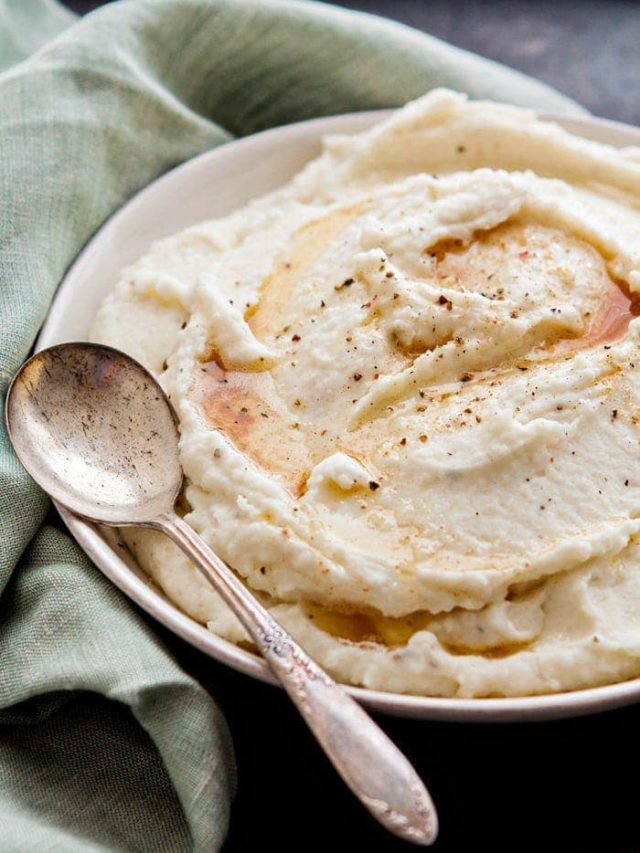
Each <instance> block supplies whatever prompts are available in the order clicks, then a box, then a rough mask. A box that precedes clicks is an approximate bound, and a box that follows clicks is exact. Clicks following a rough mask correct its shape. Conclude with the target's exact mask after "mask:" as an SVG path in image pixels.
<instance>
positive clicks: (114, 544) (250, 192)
mask: <svg viewBox="0 0 640 853" xmlns="http://www.w3.org/2000/svg"><path fill="white" fill-rule="evenodd" d="M385 115H387V112H386V111H380V112H369V113H353V114H350V115H344V116H334V117H331V118H322V119H315V120H313V121H307V122H302V123H300V124H293V125H288V126H286V127H280V128H276V129H274V130H269V131H266V132H264V133H260V134H257V135H255V136H252V137H249V138H247V139H242V140H240V141H238V142H231V143H229V144H227V145H224V146H222V147H220V148H216V149H214V150H212V151H208V152H206V153H205V154H202V155H200V156H199V157H196V158H195V159H193V160H190V161H189V162H187V163H185V164H183V165H182V166H180V167H178V168H177V169H174V170H173V171H172V172H169V173H168V174H166V175H164V176H163V177H162V178H160V179H159V180H157V181H155V182H154V183H153V184H151V185H150V186H148V187H147V188H146V189H144V190H143V191H142V192H140V193H139V194H138V195H137V196H135V197H134V198H133V199H132V200H131V201H130V202H129V203H128V204H126V205H125V206H124V207H123V208H122V209H121V210H119V211H118V213H116V214H115V216H113V217H112V218H111V219H110V220H109V221H108V222H107V223H106V224H105V225H104V227H103V228H101V229H100V231H99V232H98V233H97V234H96V236H95V237H94V238H93V239H92V240H91V242H90V243H89V244H88V245H87V246H86V248H85V249H84V250H83V252H82V253H81V254H80V255H79V257H78V259H77V260H76V262H75V263H74V264H73V266H72V267H71V269H70V270H69V272H68V273H67V275H66V276H65V279H64V281H63V282H62V284H61V286H60V289H59V290H58V293H57V296H56V298H55V300H54V302H53V305H52V307H51V310H50V312H49V316H48V318H47V321H46V323H45V325H44V327H43V329H42V332H41V334H40V337H39V339H38V342H37V347H36V348H37V349H42V348H44V347H47V346H51V345H52V344H55V343H60V342H62V341H71V340H82V339H84V338H86V335H87V329H88V327H89V324H90V322H91V320H92V318H93V316H94V315H95V313H96V311H97V309H98V307H99V305H100V303H101V302H102V299H103V297H104V296H105V295H106V294H107V293H108V292H109V290H110V289H111V288H112V287H113V284H114V283H115V281H116V279H117V277H118V273H119V272H120V270H121V269H122V268H123V267H124V266H126V265H128V264H130V263H132V262H133V261H135V260H136V259H137V258H138V257H140V255H142V254H143V253H144V252H145V251H146V250H147V248H148V246H149V244H150V243H151V242H152V241H153V240H156V239H158V238H160V237H164V236H167V235H169V234H172V233H174V232H176V231H179V230H181V229H182V228H185V227H187V226H188V225H192V224H194V223H196V222H199V221H202V220H204V219H211V218H213V217H219V216H224V215H225V214H228V213H230V212H231V211H232V210H234V209H237V208H239V207H241V206H242V205H243V204H245V203H246V202H247V201H248V200H249V199H251V198H253V197H255V196H258V195H262V194H263V193H265V192H268V191H270V190H272V189H275V188H276V187H278V186H280V185H281V184H283V183H285V182H286V181H287V180H288V179H289V178H290V177H291V176H292V175H294V174H295V173H296V172H298V171H299V170H300V168H301V167H302V166H303V165H304V164H305V163H306V162H307V161H308V160H310V159H311V158H312V157H314V156H316V155H317V154H318V153H319V151H320V140H321V137H322V136H323V135H325V134H330V133H356V132H358V131H361V130H364V129H366V128H368V127H370V126H371V125H373V124H374V123H375V122H377V121H380V120H381V119H382V118H384V117H385ZM542 117H543V118H553V119H554V120H555V121H557V122H558V123H559V124H561V125H563V126H564V127H566V128H567V129H568V130H571V131H573V132H574V133H578V134H581V135H583V136H587V137H589V138H592V139H596V140H598V141H603V142H610V143H611V144H614V145H618V146H625V145H640V130H639V129H636V128H632V127H628V126H626V125H621V124H617V123H615V122H607V121H602V120H599V119H591V118H583V117H580V118H567V117H562V116H548V115H543V116H542ZM61 514H62V517H63V518H64V520H65V522H66V524H67V526H68V527H69V530H70V531H71V533H72V534H73V536H74V537H75V538H76V539H77V541H78V542H79V544H80V545H81V547H82V548H84V550H85V551H86V552H87V554H88V555H89V556H90V557H91V559H92V560H93V561H94V562H95V563H96V565H97V566H98V567H99V568H100V569H101V570H102V571H103V572H104V574H105V575H106V576H107V577H108V578H109V579H110V580H111V581H113V583H115V584H116V586H118V587H119V588H120V589H121V590H122V591H123V592H124V593H125V594H126V595H128V596H129V597H130V598H132V599H133V600H134V601H135V602H136V603H137V604H139V605H140V606H141V607H142V608H143V609H144V610H146V611H147V612H148V613H150V614H151V615H152V616H154V617H155V618H156V619H158V621H159V622H162V623H163V624H164V625H166V626H167V627H168V628H170V629H171V630H172V631H174V632H175V633H176V634H178V635H179V636H180V637H182V638H183V639H185V640H187V642H189V643H191V644H192V645H193V646H195V647H196V648H197V649H200V651H202V652H204V653H205V654H207V655H210V656H211V657H213V658H215V659H216V660H218V661H221V662H222V663H225V664H227V665H228V666H231V667H234V668H235V669H237V670H240V671H241V672H244V673H246V674H247V675H250V676H253V677H254V678H258V679H261V680H263V681H269V682H273V681H274V679H273V678H272V676H271V674H270V671H269V669H268V668H267V666H266V665H265V663H264V662H263V661H262V659H261V658H259V657H256V656H255V655H253V654H250V653H249V652H246V651H244V650H242V649H240V648H238V647H237V646H234V645H233V644H231V643H229V642H227V641H226V640H223V639H221V638H220V637H217V636H216V635H215V634H212V633H211V632H210V631H208V630H207V629H206V628H205V627H204V626H203V625H201V624H199V623H198V622H196V621H195V620H193V619H191V618H190V617H189V616H187V615H186V614H184V613H183V612H182V611H180V610H179V609H178V608H177V607H176V606H175V605H174V604H172V603H171V602H170V601H169V599H168V598H166V596H164V595H163V594H162V592H161V591H160V590H159V589H158V588H157V587H156V586H154V585H152V584H151V583H150V582H149V580H148V579H147V577H146V575H145V574H144V573H143V572H142V571H141V570H140V569H139V567H138V566H137V565H136V563H135V560H134V559H133V558H132V556H131V554H130V553H129V552H128V551H127V550H126V548H125V547H124V546H123V544H122V543H121V542H119V540H118V536H117V533H116V532H115V531H113V530H108V529H106V528H105V529H102V528H97V527H96V526H94V525H90V524H86V523H85V522H83V521H80V520H79V519H78V518H75V517H74V516H73V515H71V514H70V513H68V512H66V511H65V510H63V509H61ZM347 689H348V690H349V692H351V693H352V694H353V696H355V698H356V699H358V700H359V701H361V702H363V703H364V704H365V705H368V706H369V707H371V708H374V709H376V710H379V711H385V712H387V713H391V714H397V715H400V716H405V717H416V718H422V719H440V720H458V721H478V722H480V721H491V722H495V721H500V720H508V721H513V720H524V719H539V720H540V719H551V718H558V717H569V716H576V715H578V714H587V713H592V712H595V711H601V710H604V709H605V708H613V707H617V706H621V705H627V704H630V703H632V702H635V701H637V700H638V699H640V679H634V680H633V681H627V682H624V683H621V684H612V685H608V686H605V687H598V688H593V689H589V690H580V691H575V692H571V693H559V694H553V695H549V696H533V697H526V698H513V699H437V698H430V697H423V696H405V695H399V694H396V693H384V692H382V691H377V690H366V689H361V688H355V687H348V688H347Z"/></svg>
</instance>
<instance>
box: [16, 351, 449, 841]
mask: <svg viewBox="0 0 640 853" xmlns="http://www.w3.org/2000/svg"><path fill="white" fill-rule="evenodd" d="M6 419H7V427H8V431H9V435H10V438H11V441H12V442H13V446H14V448H15V451H16V453H17V455H18V457H19V459H20V461H21V462H22V464H23V465H24V467H25V468H26V469H27V471H28V472H29V473H30V474H31V476H32V477H33V479H34V480H35V481H36V482H37V483H38V484H39V485H40V486H41V487H42V488H43V489H44V490H45V491H46V492H48V493H49V494H50V495H51V497H52V498H54V500H56V501H57V502H59V503H60V504H61V505H62V506H64V507H66V508H67V509H69V510H71V511H72V512H74V513H76V514H77V515H80V516H82V517H83V518H85V519H88V520H89V521H94V522H98V523H100V524H106V525H111V526H114V527H127V526H141V527H151V528H155V529H157V530H162V531H163V532H164V533H166V534H167V535H168V536H169V537H170V538H171V539H173V541H174V542H175V543H176V544H177V545H178V546H179V547H180V548H181V549H182V550H183V551H184V552H185V554H187V556H189V557H190V558H191V559H192V560H193V562H194V563H195V564H196V566H197V567H198V568H199V569H200V571H201V572H202V574H203V575H204V577H205V578H206V579H207V580H208V581H209V582H210V583H211V585H212V586H213V587H214V588H215V590H216V591H217V592H218V593H219V594H220V596H221V597H222V598H223V599H224V601H225V602H226V603H227V604H228V605H229V607H230V608H231V609H232V610H233V612H234V613H235V614H236V616H237V617H238V619H239V620H240V621H241V623H242V624H243V625H244V627H245V628H246V630H247V632H248V634H249V635H250V636H251V637H252V639H253V641H254V642H255V644H256V646H257V647H258V648H259V650H260V652H261V653H262V655H263V656H264V658H265V659H266V660H267V662H268V663H269V665H270V666H271V668H272V670H273V671H274V673H275V674H276V676H277V677H278V679H279V680H280V683H281V684H282V686H283V687H284V688H285V690H286V691H287V693H288V694H289V696H290V697H291V699H292V700H293V702H294V703H295V705H296V706H297V708H298V710H299V711H300V713H301V714H302V716H303V717H304V719H305V721H306V722H307V725H308V726H309V728H310V729H311V731H312V732H313V733H314V735H315V736H316V738H317V739H318V741H319V742H320V744H321V745H322V747H323V749H324V750H325V752H326V754H327V756H328V757H329V759H330V760H331V762H332V763H333V765H334V767H335V768H336V770H337V771H338V773H339V774H340V775H341V776H342V778H343V779H344V781H345V782H346V783H347V785H348V786H349V787H350V788H351V790H352V791H353V793H354V794H355V795H356V796H357V797H358V798H359V799H360V800H361V802H362V803H363V804H364V805H365V806H366V807H367V809H368V810H369V811H370V812H371V814H372V815H373V816H374V817H375V818H376V819H377V820H378V821H380V823H381V824H383V825H384V826H385V827H386V828H387V829H388V830H390V831H391V832H392V833H394V834H395V835H398V836H400V837H401V838H404V839H406V840H407V841H411V842H413V843H414V844H420V845H429V844H432V843H433V841H434V840H435V838H436V835H437V832H438V820H437V815H436V811H435V808H434V806H433V803H432V801H431V798H430V796H429V794H428V792H427V790H426V788H425V786H424V784H423V783H422V781H421V780H420V778H419V776H418V775H417V773H416V772H415V770H414V769H413V767H412V766H411V764H409V762H408V761H407V759H406V758H405V756H404V755H402V753H401V752H400V751H399V750H398V748H397V747H396V746H395V745H394V744H393V743H392V742H391V740H389V738H388V737H387V736H386V735H385V734H384V732H383V731H382V730H381V729H380V728H379V727H378V726H377V725H376V724H375V723H374V722H373V720H372V719H371V718H370V717H369V715H368V714H367V713H365V711H364V710H363V709H362V708H361V707H360V705H358V704H357V703H356V702H355V700H353V699H352V698H351V697H350V696H349V695H348V694H347V693H346V692H345V691H344V690H343V689H342V688H341V687H339V686H338V685H337V684H336V683H335V682H334V681H333V680H332V679H331V678H329V676H328V675H327V674H326V673H325V672H324V671H323V670H322V669H321V668H320V667H319V666H318V665H317V664H316V663H315V662H314V661H313V660H311V658H310V657H309V656H308V655H307V654H306V653H305V652H304V651H303V650H302V649H301V648H300V646H298V644H297V643H296V642H295V641H294V640H293V639H292V638H291V637H290V636H289V634H287V632H286V631H285V630H284V629H283V628H282V627H281V626H280V625H279V624H278V623H277V622H276V621H275V620H274V619H273V618H272V616H271V615H270V613H269V612H268V611H267V610H266V609H265V608H264V607H263V606H262V605H261V604H260V602H258V601H257V600H256V598H255V597H254V596H253V595H252V593H251V592H250V591H249V590H248V589H247V587H246V586H245V585H244V584H243V583H242V581H241V580H240V579H239V578H238V577H237V575H235V574H234V572H233V571H232V570H231V569H230V568H229V567H228V566H227V565H226V564H225V563H224V562H223V561H222V560H221V559H220V558H219V557H217V556H216V554H214V552H213V551H212V550H211V548H209V546H208V545H207V544H206V542H205V541H204V540H203V539H202V538H201V537H200V536H199V535H198V534H197V533H196V532H195V531H194V530H193V529H192V528H191V527H190V526H189V525H188V524H187V523H186V522H185V521H183V519H182V518H180V516H178V515H177V514H176V512H175V510H174V504H175V501H176V498H177V497H178V494H179V493H180V490H181V488H182V481H183V473H182V468H181V466H180V460H179V456H178V430H177V421H176V417H175V414H174V412H173V409H172V408H171V404H170V402H169V400H168V399H167V397H166V395H165V394H164V392H163V390H162V389H161V387H160V386H159V385H158V383H157V382H156V380H155V379H154V378H153V376H151V374H150V373H148V371H147V370H145V368H143V367H142V365H140V364H138V362H136V361H135V360H134V359H132V358H130V357H129V356H127V355H125V354H124V353H122V352H119V351H118V350H115V349H112V348H111V347H105V346H99V345H96V344H89V343H70V344H61V345H59V346H54V347H51V348H49V349H46V350H42V351H41V352H39V353H37V354H36V355H34V356H33V357H32V358H31V359H30V360H29V361H27V362H25V364H24V365H23V366H22V367H21V369H20V370H19V371H18V373H17V374H16V376H15V377H14V379H13V382H12V383H11V386H10V388H9V392H8V394H7V404H6Z"/></svg>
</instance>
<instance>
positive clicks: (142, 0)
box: [0, 0, 577, 851]
mask: <svg viewBox="0 0 640 853" xmlns="http://www.w3.org/2000/svg"><path fill="white" fill-rule="evenodd" d="M49 39H51V40H50V41H49ZM34 51H35V52H34ZM30 54H32V55H30ZM9 66H11V67H9ZM0 68H7V69H8V70H6V71H4V73H2V74H0V151H2V162H1V166H0V393H1V395H2V398H4V396H5V394H6V389H7V386H8V383H9V381H10V378H11V376H12V375H13V373H14V372H15V371H16V369H17V368H18V367H19V365H20V363H21V362H22V361H23V360H24V358H25V357H26V356H27V355H28V353H29V350H30V348H31V347H32V346H33V343H34V341H35V338H36V335H37V332H38V329H39V327H40V325H41V324H42V322H43V320H44V318H45V316H46V314H47V311H48V310H49V306H50V304H51V300H52V298H53V296H54V294H55V290H56V287H57V286H58V284H59V282H60V280H61V279H62V277H63V275H64V273H65V270H66V269H67V268H68V267H69V265H70V264H71V263H72V262H73V259H74V258H75V257H76V255H77V254H78V252H79V251H80V250H81V248H82V247H83V245H84V244H85V243H86V242H87V240H88V239H89V238H90V237H91V235H92V234H93V233H95V231H96V230H97V229H98V228H99V227H100V225H101V224H102V223H103V222H104V221H105V220H106V219H107V218H108V217H109V216H110V215H111V214H112V213H113V212H114V211H115V210H117V209H118V207H120V206H121V205H122V204H123V203H124V202H125V201H126V200H127V199H128V198H130V197H131V196H132V195H133V194H135V193H136V192H137V191H138V190H140V189H141V188H142V187H144V186H145V185H147V184H148V183H149V182H150V181H152V180H154V179H155V178H156V177H158V176H159V175H161V174H162V173H164V172H166V171H167V170H168V169H170V168H172V167H173V166H175V165H177V164H179V163H181V162H183V161H185V160H187V159H189V158H190V157H192V156H194V155H196V154H199V153H201V152H202V151H205V150H207V149H209V148H212V147H214V146H217V145H221V144H223V143H225V142H227V141H228V140H230V139H232V138H233V137H235V136H241V135H246V134H249V133H253V132H256V131H259V130H263V129H265V128H268V127H273V126H276V125H279V124H284V123H289V122H294V121H299V120H302V119H306V118H312V117H316V116H322V115H329V114H333V113H343V112H348V111H353V110H366V109H372V108H379V107H392V106H396V105H400V104H402V103H404V102H405V101H407V100H408V99H410V98H413V97H416V96H418V95H420V94H422V93H423V92H425V91H426V90H428V89H429V88H431V87H433V86H435V85H447V86H450V87H452V88H457V89H462V90H465V91H467V92H469V93H470V94H471V95H472V96H484V97H493V98H496V99H498V100H505V101H512V102H514V103H518V104H525V105H531V106H534V107H541V108H545V109H549V110H556V111H570V110H573V109H577V107H576V105H575V104H573V102H571V101H570V100H568V99H567V98H564V97H563V96H561V95H560V94H558V93H556V92H554V91H553V90H551V89H549V88H548V87H546V86H544V85H543V84H541V83H538V82H537V81H534V80H531V79H529V78H527V77H524V76H523V75H521V74H518V73H516V72H514V71H510V70H508V69H505V68H502V67H500V66H499V65H497V64H495V63H493V62H490V61H488V60H483V59H480V58H478V57H474V56H472V55H470V54H468V53H465V52H464V51H461V50H458V49H456V48H453V47H450V46H448V45H445V44H443V43H442V42H439V41H437V40H436V39H433V38H431V37H429V36H426V35H423V34H421V33H418V32H416V31H414V30H411V29H409V28H407V27H404V26H402V25H400V24H395V23H391V22H388V21H384V20H382V19H378V18H373V17H371V16H368V15H363V14H360V13H355V12H348V11H345V10H339V9H334V8H331V7H329V6H325V5H323V4H319V3H313V2H297V1H296V2H289V0H126V2H118V3H114V4H109V5H108V6H106V7H104V8H102V9H101V10H99V11H97V12H95V13H93V14H91V15H88V16H87V17H86V18H85V19H83V20H81V21H79V22H77V23H73V17H72V16H71V15H70V13H68V12H67V11H66V10H65V9H63V7H62V6H60V5H58V4H57V3H56V2H55V0H0ZM176 204H180V199H176ZM114 250H117V247H114ZM90 286H91V283H90V282H87V287H90ZM79 298H80V299H81V295H80V296H79ZM47 511H48V503H47V501H46V499H45V497H44V496H43V495H42V493H41V492H40V491H39V490H38V489H37V488H36V487H35V485H34V484H33V483H32V481H31V480H30V479H29V478H28V477H27V475H26V474H25V472H24V471H23V470H22V469H21V467H20V465H19V464H18V462H17V460H16V458H15V456H14V455H13V454H12V452H11V450H10V447H9V443H8V439H7V436H6V432H5V430H4V427H3V428H2V430H0V536H1V541H2V546H3V547H2V549H1V550H0V815H1V816H2V833H3V835H2V842H1V845H0V846H2V848H3V849H5V850H12V851H13V850H34V849H39V850H56V851H60V850H64V851H76V850H77V851H79V850H83V851H86V850H104V849H109V850H112V849H126V850H149V851H151V850H159V849H160V850H190V849H195V850H214V849H219V848H220V846H221V845H222V843H223V839H224V837H225V834H226V832H227V827H228V821H229V810H230V802H231V799H232V795H233V790H234V785H235V777H234V773H235V771H234V764H233V755H232V748H231V742H230V737H229V732H228V729H227V726H226V723H225V720H224V719H223V717H222V715H221V713H220V711H219V709H218V707H217V706H216V704H215V702H214V700H213V699H212V698H211V697H210V696H209V695H208V694H207V693H206V692H205V691H204V690H203V689H202V687H200V685H199V684H198V683H197V682H196V681H194V680H193V679H192V678H190V677H189V676H187V675H186V674H185V673H184V672H182V671H181V669H180V668H179V666H178V665H177V664H176V662H175V660H174V659H173V657H172V655H171V652H170V650H168V649H167V648H165V646H164V645H163V644H162V643H161V642H160V641H159V640H158V639H157V637H156V636H155V634H154V632H153V630H152V629H151V628H150V627H149V626H148V624H147V623H146V621H145V620H144V619H143V618H141V616H140V614H139V613H138V612H137V611H136V609H135V608H134V607H133V606H132V605H131V604H130V603H129V602H128V601H127V600H126V599H125V598H124V597H123V596H122V595H121V594H120V593H119V592H118V591H117V590H116V589H115V588H114V587H112V586H111V585H110V583H109V582H107V581H106V580H105V579H104V578H103V576H102V575H101V574H100V573H99V571H98V570H97V569H96V568H95V567H93V566H92V565H91V564H90V562H89V561H88V560H87V558H86V557H85V556H84V555H83V553H82V552H81V551H80V549H79V548H78V547H77V545H76V544H75V543H74V542H73V541H72V540H71V539H70V538H69V537H68V535H67V534H66V533H63V532H61V530H59V529H56V527H55V526H52V525H51V524H45V525H44V526H43V522H44V520H45V516H46V513H47ZM205 664H206V662H205Z"/></svg>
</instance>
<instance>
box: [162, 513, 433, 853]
mask: <svg viewBox="0 0 640 853" xmlns="http://www.w3.org/2000/svg"><path fill="white" fill-rule="evenodd" d="M153 526H156V527H159V528H160V529H161V530H163V531H164V532H165V533H166V534H167V535H168V536H170V537H171V539H173V541H174V542H175V543H176V544H177V545H179V547H180V548H182V550H183V551H184V552H185V554H187V556H188V557H190V558H191V559H192V560H193V561H194V563H195V564H196V565H197V567H198V568H199V569H200V571H201V572H202V574H203V575H204V576H205V577H206V578H207V580H208V581H209V582H210V583H211V585H212V586H213V587H214V588H215V590H216V591H217V592H218V593H219V594H220V596H221V597H222V598H223V599H224V601H225V602H226V603H227V604H228V605H229V607H230V608H231V609H232V610H233V612H234V613H235V614H236V616H237V617H238V619H239V620H240V621H241V622H242V624H243V626H244V627H245V628H246V630H247V632H248V633H249V634H250V636H251V637H252V638H253V640H254V642H255V644H256V645H257V646H258V648H259V649H260V651H261V653H262V655H263V656H264V657H265V659H266V660H267V662H268V663H269V665H270V666H271V668H272V670H273V671H274V673H275V674H276V675H277V676H278V678H279V680H280V682H281V684H282V686H283V687H284V688H285V690H286V691H287V693H288V694H289V696H290V697H291V699H292V700H293V701H294V703H295V704H296V706H297V708H298V710H299V711H300V713H301V714H302V716H303V717H304V719H305V720H306V722H307V725H308V726H309V728H310V729H311V731H312V732H313V733H314V735H315V736H316V738H317V739H318V741H319V742H320V744H321V745H322V747H323V749H324V751H325V752H326V754H327V756H328V757H329V759H330V760H331V762H332V764H333V765H334V767H335V768H336V770H337V771H338V773H339V774H340V775H341V776H342V778H343V779H344V781H345V782H346V783H347V785H348V786H349V787H350V788H351V790H352V791H353V793H354V794H355V795H356V796H357V797H358V798H359V799H360V800H361V802H362V803H363V804H364V805H365V806H366V807H367V809H368V810H369V811H370V812H371V814H372V815H373V816H374V817H375V818H376V819H377V820H378V821H380V823H381V824H382V825H383V826H385V827H386V828H387V829H388V830H389V831H390V832H392V833H394V834H395V835H398V836H400V837H401V838H404V839H405V840H407V841H412V842H413V843H414V844H421V845H429V844H432V843H433V842H434V841H435V838H436V835H437V832H438V818H437V815H436V811H435V808H434V805H433V803H432V801H431V797H430V796H429V794H428V792H427V789H426V788H425V786H424V784H423V783H422V781H421V780H420V777H419V776H418V775H417V773H416V772H415V770H414V769H413V767H412V766H411V764H409V762H408V761H407V759H406V758H405V756H404V755H403V754H402V753H401V752H400V750H399V749H398V748H397V747H396V746H395V745H394V744H393V743H392V742H391V741H390V740H389V738H388V737H387V736H386V735H385V734H384V732H383V731H382V730H381V729H380V728H379V727H378V726H377V725H376V724H375V723H374V722H373V720H372V719H371V717H370V716H369V715H368V714H367V713H366V712H365V711H364V710H363V709H362V708H361V707H360V705H358V703H357V702H356V701H355V700H354V699H352V698H351V697H350V696H349V695H348V694H347V693H346V692H345V691H344V690H343V689H342V688H341V687H339V686H338V685H337V684H336V683H335V682H334V681H333V680H332V679H331V678H329V676H328V675H327V674H326V672H324V671H323V670H322V669H321V668H320V667H319V666H318V665H317V664H316V663H315V662H314V661H312V660H311V658H310V657H309V656H308V655H307V654H306V653H305V652H304V651H303V650H302V649H301V648H300V646H298V644H297V643H296V642H295V641H294V640H293V639H292V637H290V636H289V634H287V632H286V631H285V630H284V629H283V628H282V627H281V626H280V625H279V624H278V623H277V622H276V621H275V620H274V619H273V618H272V616H271V615H270V613H269V612H268V611H267V610H266V609H265V608H264V607H263V606H262V605H261V604H260V602H259V601H257V600H256V598H255V597H254V596H253V595H252V594H251V592H249V590H248V589H247V588H246V586H245V585H244V584H243V583H242V582H241V581H240V580H239V579H238V578H237V577H236V575H235V574H234V573H233V572H232V571H231V570H230V569H229V567H228V566H227V565H226V563H224V562H223V561H222V560H221V559H220V558H219V557H217V556H216V555H215V554H214V552H213V551H212V550H211V548H209V546H208V545H207V544H206V542H205V541H204V540H203V539H202V538H201V537H200V536H199V535H198V534H197V533H196V532H195V531H194V530H193V529H192V528H191V527H189V525H188V524H187V523H186V522H185V521H183V520H182V519H181V518H180V517H179V516H177V515H175V514H171V515H163V516H161V517H160V518H158V519H157V520H156V522H155V523H154V525H153Z"/></svg>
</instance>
